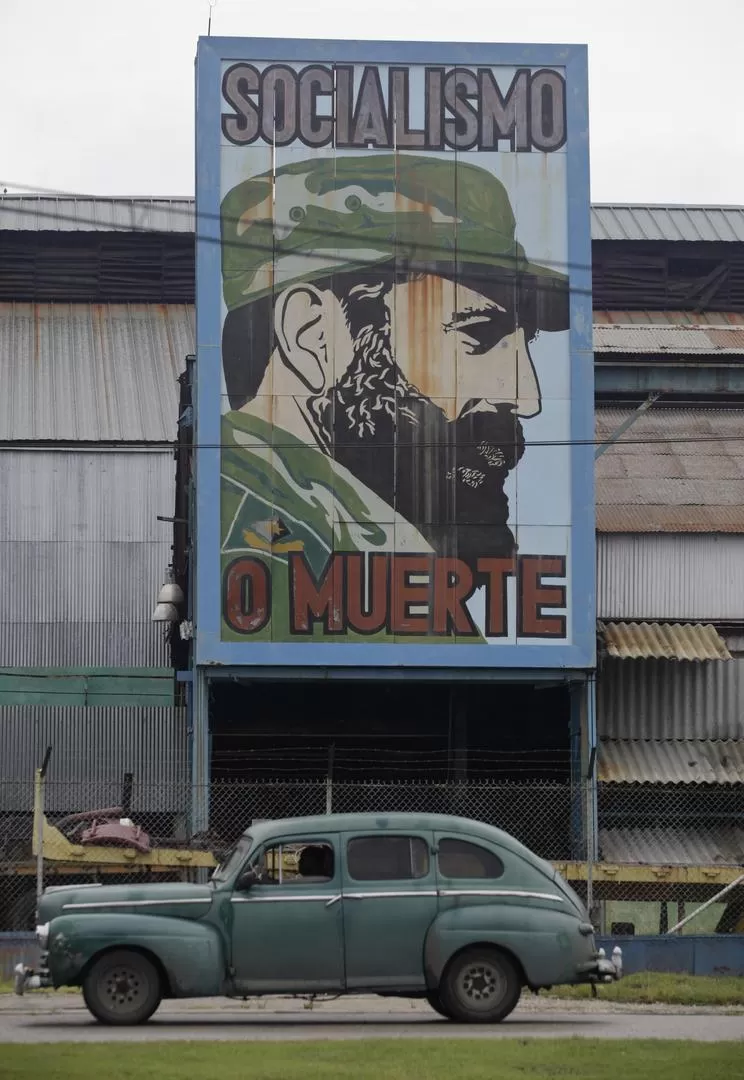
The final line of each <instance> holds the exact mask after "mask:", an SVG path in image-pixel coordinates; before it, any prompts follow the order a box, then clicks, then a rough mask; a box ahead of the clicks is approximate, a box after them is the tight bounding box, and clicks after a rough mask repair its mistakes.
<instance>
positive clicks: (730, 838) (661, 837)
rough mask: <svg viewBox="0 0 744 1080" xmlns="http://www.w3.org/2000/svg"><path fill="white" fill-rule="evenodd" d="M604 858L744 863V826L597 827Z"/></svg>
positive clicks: (655, 863) (696, 863)
mask: <svg viewBox="0 0 744 1080" xmlns="http://www.w3.org/2000/svg"><path fill="white" fill-rule="evenodd" d="M599 852H600V857H601V858H602V859H603V860H604V861H605V862H610V863H621V864H622V863H641V864H645V865H652V866H685V865H687V866H732V865H733V866H743V865H744V829H739V828H736V827H735V826H721V827H720V828H712V829H711V828H684V827H682V826H674V827H673V828H650V829H641V828H614V829H600V830H599Z"/></svg>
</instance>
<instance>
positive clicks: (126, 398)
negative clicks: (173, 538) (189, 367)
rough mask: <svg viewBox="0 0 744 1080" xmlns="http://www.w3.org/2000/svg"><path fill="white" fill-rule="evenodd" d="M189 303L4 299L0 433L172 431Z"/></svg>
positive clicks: (102, 435)
mask: <svg viewBox="0 0 744 1080" xmlns="http://www.w3.org/2000/svg"><path fill="white" fill-rule="evenodd" d="M194 348H195V338H194V309H193V307H192V306H191V305H188V304H168V305H166V304H33V303H0V385H2V386H3V388H4V390H3V393H2V395H0V439H10V440H16V439H24V440H27V439H39V440H45V441H46V440H50V439H70V440H83V441H90V442H96V441H99V440H123V441H145V442H148V441H153V442H158V441H164V440H170V439H174V438H175V435H176V422H177V419H178V413H177V409H178V382H177V380H178V376H179V374H180V373H181V372H182V371H183V369H184V366H185V357H186V356H187V355H188V354H189V353H193V352H194Z"/></svg>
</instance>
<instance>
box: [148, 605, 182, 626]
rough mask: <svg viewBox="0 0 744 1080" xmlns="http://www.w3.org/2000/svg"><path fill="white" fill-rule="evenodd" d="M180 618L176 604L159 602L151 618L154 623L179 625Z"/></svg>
mask: <svg viewBox="0 0 744 1080" xmlns="http://www.w3.org/2000/svg"><path fill="white" fill-rule="evenodd" d="M178 617H179V616H178V608H177V607H176V605H175V604H163V603H161V601H158V602H157V604H156V605H155V610H154V611H153V613H152V616H151V618H152V621H153V622H165V623H177V622H178Z"/></svg>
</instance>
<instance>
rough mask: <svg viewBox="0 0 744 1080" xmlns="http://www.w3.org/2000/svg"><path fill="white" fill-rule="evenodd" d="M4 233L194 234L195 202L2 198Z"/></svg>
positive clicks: (0, 227)
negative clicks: (5, 231)
mask: <svg viewBox="0 0 744 1080" xmlns="http://www.w3.org/2000/svg"><path fill="white" fill-rule="evenodd" d="M0 230H7V231H13V232H186V233H191V232H193V231H194V200H193V199H183V198H173V199H150V198H141V199H118V198H106V197H104V196H96V197H95V198H90V197H85V196H79V195H0Z"/></svg>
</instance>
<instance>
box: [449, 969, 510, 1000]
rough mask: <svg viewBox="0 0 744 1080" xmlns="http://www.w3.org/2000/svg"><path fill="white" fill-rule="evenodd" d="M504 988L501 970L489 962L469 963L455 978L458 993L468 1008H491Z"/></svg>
mask: <svg viewBox="0 0 744 1080" xmlns="http://www.w3.org/2000/svg"><path fill="white" fill-rule="evenodd" d="M505 990H506V981H505V979H504V976H503V975H502V973H501V971H500V970H499V969H498V968H497V967H494V966H492V965H491V964H487V963H486V964H483V963H481V964H469V965H468V966H467V967H465V968H463V970H462V971H461V972H460V975H459V977H458V980H457V991H458V995H459V997H460V998H461V1000H463V1001H464V1002H465V1003H466V1004H467V1006H468V1008H470V1009H483V1010H485V1009H492V1008H493V1007H494V1005H496V1004H498V1002H499V1001H500V1000H501V998H502V997H503V995H504V992H505Z"/></svg>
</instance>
